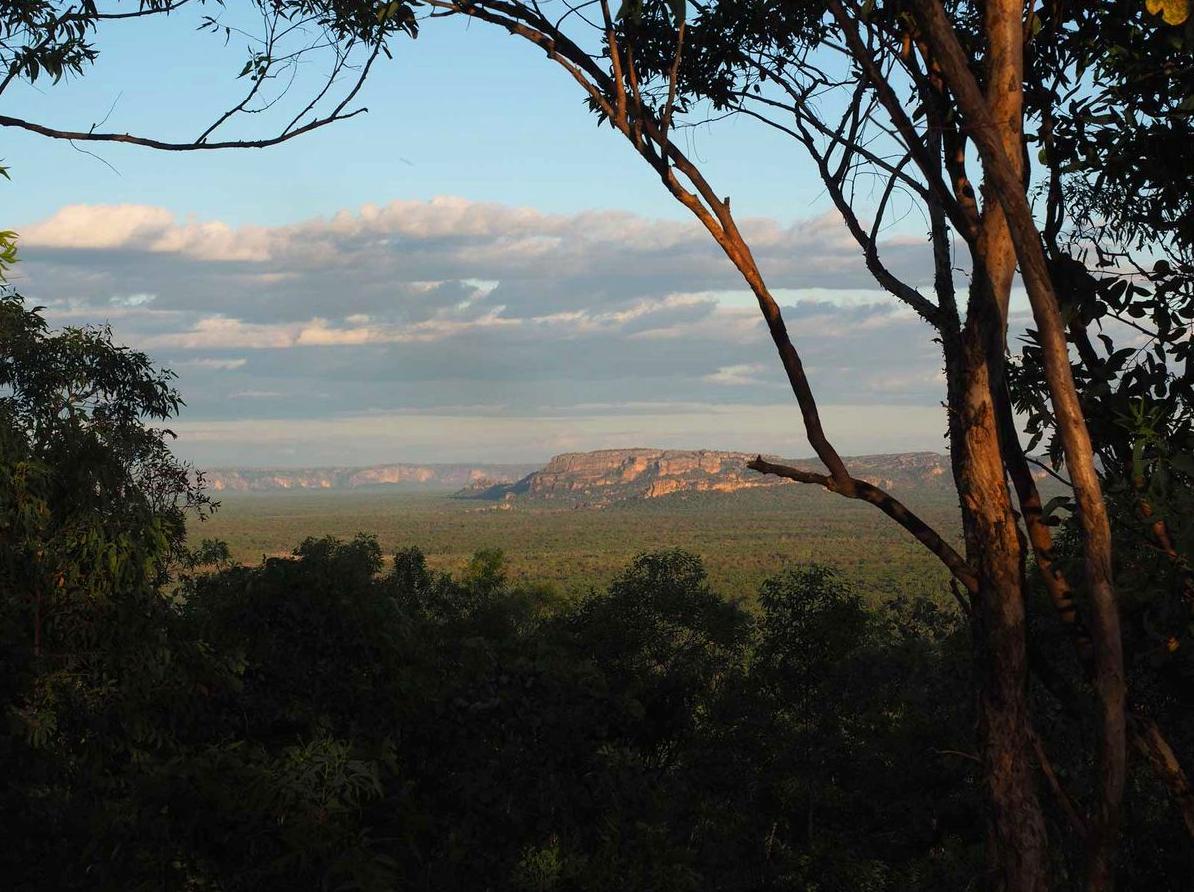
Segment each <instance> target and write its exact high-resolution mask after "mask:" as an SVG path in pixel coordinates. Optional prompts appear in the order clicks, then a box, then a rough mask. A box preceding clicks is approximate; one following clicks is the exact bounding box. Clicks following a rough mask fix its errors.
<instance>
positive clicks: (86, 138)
mask: <svg viewBox="0 0 1194 892" xmlns="http://www.w3.org/2000/svg"><path fill="white" fill-rule="evenodd" d="M368 111H369V109H367V108H364V107H362V108H358V109H354V110H353V111H350V112H334V113H332V114H330V115H328V116H327V117H324V118H316V119H315V120H314V121H311V122H309V123H307V124H304V125H303V126H302V127H299V128H297V129H295V130H290V131H288V132H286V133H280V134H278V135H277V136H270V137H266V138H265V139H231V140H225V141H223V142H167V141H165V140H161V139H153V138H151V137H146V136H134V135H133V134H131V133H95V132H93V131H85V130H59V129H57V128H55V127H47V126H45V125H44V124H36V123H34V122H32V121H26V120H23V119H22V118H13V117H10V116H8V115H0V127H15V128H17V129H19V130H28V131H29V132H30V133H36V134H38V135H39V136H47V137H49V138H50V139H65V140H70V141H72V142H119V143H127V144H129V145H134V146H144V147H145V148H149V149H159V150H161V151H164V152H197V151H201V150H205V149H264V148H268V147H269V146H276V145H278V144H279V143H284V142H287V141H288V140H291V139H294V138H295V137H296V136H302V135H303V134H304V133H310V132H311V131H312V130H318V129H319V128H320V127H326V126H327V125H328V124H334V123H335V122H336V121H347V120H348V119H349V118H355V117H356V116H357V115H361V114H365V113H366V112H368Z"/></svg>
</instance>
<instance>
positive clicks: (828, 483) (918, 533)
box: [746, 455, 978, 593]
mask: <svg viewBox="0 0 1194 892" xmlns="http://www.w3.org/2000/svg"><path fill="white" fill-rule="evenodd" d="M746 466H747V467H748V468H750V469H751V470H752V471H758V472H759V473H760V474H774V475H775V476H776V477H786V478H787V479H788V480H795V481H796V482H797V483H812V484H814V485H816V486H823V487H825V488H826V489H827V490H829V491H830V492H836V493H838V494H839V495H843V496H846V497H847V498H851V499H859V500H860V501H863V502H870V503H871V504H872V505H874V506H876V507H877V508H878V509H879V510H880V511H882V512H883V513H884V514H886V515H887V516H888V517H890V518H891V519H892V520H894V521H895V522H896V523H898V524H899V525H900V526H902V527H903V528H904V529H905V530H907V531H908V532H909V533H911V534H912V535H913V536H915V537H916V538H917V540H918V541H919V542H920V543H921V544H922V545H924V546H925V547H926V548H928V549H929V551H931V552H933V554H935V555H937V557H938V558H940V560H941V563H943V564H945V566H946V567H947V568H948V569H949V571H950V573H952V574H953V576H954V578H955V579H957V580H958V582H960V583H962V585H964V586H965V587H966V590H967V591H969V592H971V593H973V592H977V591H978V576H977V574H976V573H975V572H974V568H973V567H971V566H970V565H969V564H968V563H966V561H965V559H964V558H963V557H962V556H961V555H960V554H958V552H957V551H956V550H955V549H954V548H953V547H952V546H951V545H950V544H949V543H948V542H946V541H945V540H944V539H943V538H941V534H940V533H938V532H937V531H936V530H934V529H933V528H932V527H931V526H929V525H928V524H927V523H925V522H924V521H923V520H921V519H920V517H918V516H917V515H916V514H915V513H913V512H912V511H911V510H910V509H909V508H908V507H907V506H906V505H904V503H903V502H901V501H900V500H899V499H897V498H896V497H895V496H893V495H891V494H890V493H888V492H886V491H885V490H882V489H880V488H879V487H877V486H875V485H874V484H872V483H867V482H866V481H865V480H859V479H858V478H856V477H852V478H851V482H852V483H853V491H852V492H850V491H846V490H843V489H842V488H840V487H839V486H838V483H837V481H836V480H834V479H833V477H831V476H829V475H827V474H817V473H815V472H813V471H806V470H803V469H802V468H794V467H792V466H791V465H781V464H776V463H775V462H770V461H767V460H766V459H765V458H763V456H761V455H760V456H757V457H756V458H755V459H754V460H753V461H749V462H747V464H746Z"/></svg>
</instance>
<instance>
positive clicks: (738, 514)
mask: <svg viewBox="0 0 1194 892" xmlns="http://www.w3.org/2000/svg"><path fill="white" fill-rule="evenodd" d="M901 495H902V496H903V497H904V498H906V500H907V502H908V504H909V506H910V507H912V508H913V509H914V510H916V511H918V512H919V513H920V514H921V515H922V516H923V517H924V519H925V520H926V521H928V522H929V523H930V524H932V525H933V526H935V527H936V528H937V529H939V530H941V531H942V532H943V534H946V535H947V536H948V537H949V538H951V539H956V538H957V535H958V532H957V531H958V518H957V507H956V505H955V504H954V503H953V502H952V500H951V499H952V494H951V493H948V492H941V491H928V490H926V491H924V492H919V493H912V494H903V493H902V494H901ZM220 500H221V503H222V505H221V509H220V510H219V511H218V512H217V513H216V515H215V516H214V517H213V518H211V519H210V520H208V521H207V522H206V523H203V524H193V525H192V530H191V535H192V538H193V540H195V541H196V542H197V541H198V540H200V539H203V538H220V539H223V540H225V541H226V542H228V544H229V546H230V547H231V550H232V554H233V557H234V559H236V560H237V561H240V562H244V563H248V564H255V563H257V562H259V561H260V560H261V559H262V557H263V556H274V555H283V554H289V553H290V551H291V550H292V549H293V548H294V547H295V546H296V545H298V544H299V542H300V541H301V540H302V539H303V538H305V537H307V536H316V537H318V536H327V535H331V536H337V537H340V538H349V537H351V536H353V535H354V534H356V533H357V532H368V533H373V534H375V535H376V536H377V537H378V539H379V540H380V542H381V545H382V548H383V549H384V551H385V553H386V554H387V555H391V554H393V552H394V551H395V550H396V549H399V548H403V547H406V546H411V545H415V546H418V547H419V548H421V549H422V550H423V551H424V552H425V553H426V555H427V560H428V564H429V565H430V566H431V567H433V568H435V569H440V570H450V571H459V570H460V569H461V568H463V566H464V565H465V564H466V563H467V561H468V559H469V558H470V557H471V555H472V554H473V553H474V552H475V551H477V550H478V549H482V548H500V549H502V550H503V551H504V552H505V556H506V563H507V567H508V568H509V570H510V572H511V573H512V575H513V576H514V577H515V578H523V579H526V580H528V581H533V582H544V583H550V584H553V585H555V586H557V587H559V588H560V589H561V590H562V591H563V592H566V593H576V592H580V591H584V590H586V589H588V588H589V587H591V586H594V585H596V586H601V585H604V584H605V583H607V582H608V581H609V579H610V578H611V577H612V576H613V574H614V573H615V572H617V571H618V570H620V569H621V568H623V567H624V566H625V565H626V564H627V563H628V562H629V561H630V559H631V558H632V557H633V556H634V555H635V554H637V553H639V552H642V551H649V550H654V549H660V548H673V547H674V548H683V549H685V550H688V551H691V552H694V553H695V554H698V555H700V556H701V558H702V559H703V560H704V562H705V565H706V566H707V567H708V570H709V575H710V577H711V579H712V582H713V584H714V586H715V587H716V588H717V589H718V590H719V591H721V592H723V593H724V594H727V595H730V596H737V595H741V596H751V595H753V593H754V592H755V591H756V589H757V588H758V584H759V582H761V581H762V580H763V579H765V578H766V577H768V576H771V575H773V574H775V573H776V572H777V571H779V570H780V569H781V568H783V567H784V566H786V565H789V564H793V563H809V562H817V563H822V564H826V565H829V566H832V567H835V568H837V569H839V570H840V571H842V572H843V573H844V574H845V575H846V576H847V577H849V578H850V579H851V580H852V581H854V582H855V583H856V584H857V585H858V587H859V589H860V591H862V592H863V593H864V594H865V595H866V596H867V597H868V598H869V599H872V600H875V601H881V600H884V599H886V598H888V597H894V596H895V595H897V594H904V595H928V596H930V597H933V598H934V599H941V600H952V599H950V598H949V595H948V592H947V590H946V584H947V577H946V574H945V573H944V572H943V571H942V569H941V568H940V566H939V565H938V564H937V562H936V560H935V559H934V558H932V557H931V556H930V555H929V554H928V553H927V552H925V551H924V549H923V548H922V547H921V546H920V545H919V544H918V543H917V542H915V541H914V540H913V539H911V537H909V536H908V535H907V534H906V533H905V532H904V531H903V530H902V529H900V528H899V527H897V526H896V525H895V524H894V523H892V522H891V521H890V520H888V519H887V518H886V517H885V516H883V515H882V514H880V513H879V512H878V511H877V510H875V509H874V508H873V507H871V506H870V505H864V504H860V503H856V502H849V501H846V500H844V499H842V498H840V497H838V496H834V495H832V494H829V493H825V492H823V491H820V490H815V489H812V488H805V487H799V486H786V487H781V488H776V489H769V490H750V491H742V492H736V493H728V494H722V493H689V494H676V495H671V496H666V497H663V498H658V499H651V500H648V501H633V502H625V503H620V504H616V505H614V506H611V507H608V508H569V507H563V506H553V505H551V504H550V503H538V504H535V503H529V502H518V503H515V504H514V505H513V506H512V507H510V508H505V507H503V506H502V505H500V504H498V505H495V504H493V503H485V502H477V501H469V500H461V499H454V498H451V496H450V494H449V493H442V494H441V493H410V492H401V491H395V490H385V489H378V490H371V491H365V490H358V491H353V492H336V491H333V492H309V491H308V492H281V493H259V494H221V496H220Z"/></svg>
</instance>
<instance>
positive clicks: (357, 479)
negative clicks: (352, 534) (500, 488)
mask: <svg viewBox="0 0 1194 892" xmlns="http://www.w3.org/2000/svg"><path fill="white" fill-rule="evenodd" d="M534 469H535V466H534V465H481V464H478V465H410V464H395V465H376V466H374V467H369V468H261V469H247V468H215V469H213V470H210V471H207V472H206V474H205V478H206V480H207V485H208V487H209V488H210V489H212V490H214V491H215V492H268V491H271V490H282V489H360V488H363V487H395V488H406V489H416V490H418V489H421V490H433V489H445V490H456V489H460V488H461V487H475V486H480V487H481V488H486V487H491V486H496V485H499V484H503V483H513V482H514V481H517V480H520V479H522V478H523V477H524V476H526V474H527V473H529V472H530V471H533V470H534Z"/></svg>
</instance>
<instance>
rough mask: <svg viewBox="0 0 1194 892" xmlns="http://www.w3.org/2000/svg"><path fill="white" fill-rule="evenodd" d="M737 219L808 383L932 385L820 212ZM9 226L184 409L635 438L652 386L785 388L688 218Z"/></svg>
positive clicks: (37, 291)
mask: <svg viewBox="0 0 1194 892" xmlns="http://www.w3.org/2000/svg"><path fill="white" fill-rule="evenodd" d="M741 225H742V229H743V232H744V234H745V235H746V237H747V238H748V240H749V241H750V243H751V246H752V250H753V251H754V253H755V256H756V259H757V260H758V262H759V265H760V267H761V268H762V270H763V272H764V275H765V276H766V277H767V280H768V283H769V285H770V287H772V289H773V290H774V292H775V294H776V295H777V296H778V297H779V299H780V300H781V303H783V304H784V312H785V316H786V318H787V320H788V326H789V329H790V331H791V332H792V334H793V337H794V339H795V340H796V342H797V344H798V346H799V347H800V349H801V351H802V354H803V356H804V358H805V363H806V366H807V368H808V372H809V375H810V378H811V379H812V381H813V384H814V386H815V387H816V388H817V389H818V393H819V394H820V396H821V399H822V400H823V402H825V403H826V404H827V405H832V404H838V405H845V404H866V405H876V404H890V405H904V406H914V405H918V406H923V407H932V406H934V405H935V404H936V402H937V401H938V400H939V399H940V381H939V366H940V360H939V356H938V351H937V348H936V347H935V346H934V344H933V343H932V341H931V338H930V334H929V332H928V330H927V329H926V327H925V326H924V325H923V323H921V322H920V320H918V319H917V318H916V317H915V316H914V315H913V314H911V313H910V312H908V311H907V310H905V309H904V308H902V307H901V306H900V305H898V304H895V303H894V302H893V301H892V300H891V299H890V298H888V297H887V296H885V295H884V294H882V293H880V292H878V291H875V290H874V283H873V281H872V280H871V278H870V276H869V274H868V273H867V271H866V269H865V266H864V264H863V262H862V258H861V256H860V254H859V251H858V249H857V247H856V246H855V245H854V244H853V242H852V241H851V240H850V238H849V236H848V234H847V233H846V231H845V230H844V228H843V227H842V225H841V223H840V221H839V220H838V219H837V218H836V217H834V216H833V215H823V216H819V217H816V218H813V219H809V220H804V221H799V222H797V223H795V224H792V225H781V224H779V223H777V222H775V221H771V220H747V221H743V223H742V224H741ZM21 247H22V252H23V253H22V256H23V258H24V260H23V263H22V265H21V270H20V274H21V280H20V281H19V285H20V288H21V290H22V291H23V292H24V293H25V294H26V295H27V296H29V297H30V298H32V299H33V300H35V301H36V302H38V303H40V304H43V305H45V306H46V307H47V308H48V314H49V315H50V317H51V318H52V319H53V320H54V321H57V322H58V323H60V324H80V323H85V322H108V323H111V324H112V325H113V327H114V328H115V329H116V331H117V334H118V336H119V337H121V338H122V339H123V340H124V341H125V342H127V343H129V344H131V345H133V346H136V347H138V348H140V349H145V350H148V351H150V352H151V353H152V354H153V355H154V356H155V358H156V359H157V360H158V361H159V362H162V363H164V364H166V365H169V366H172V367H174V368H176V369H177V370H178V371H179V373H180V376H181V379H180V385H181V387H182V390H183V392H184V396H185V397H186V399H187V402H188V407H189V408H188V412H189V416H190V417H191V418H192V419H198V420H203V421H211V422H213V423H214V422H217V421H221V420H224V421H228V422H229V423H232V422H235V423H236V424H242V423H249V420H250V419H256V420H261V419H263V418H274V419H278V420H279V421H285V422H286V423H297V422H298V420H299V419H307V420H309V421H311V422H312V423H313V422H314V421H315V420H319V419H333V418H339V417H343V416H346V415H350V416H351V417H353V418H359V417H364V416H366V415H368V414H369V413H382V414H386V413H389V414H390V415H392V414H393V413H395V412H398V411H399V410H401V411H403V412H422V413H425V412H434V411H439V410H440V407H443V406H447V405H474V406H489V407H494V409H493V411H492V412H491V413H490V414H496V415H500V416H503V417H510V418H515V417H529V416H531V415H534V416H535V417H540V416H541V415H543V413H548V414H552V415H553V417H554V416H567V417H572V416H574V415H575V411H576V410H575V407H576V406H580V405H585V406H590V407H607V408H592V409H589V410H586V412H588V413H589V414H592V415H593V416H594V417H599V416H604V415H608V416H611V417H613V416H617V417H619V418H630V417H635V418H639V419H640V422H639V426H638V427H637V428H633V430H637V431H639V433H640V434H641V436H638V437H637V442H639V443H646V442H650V441H651V440H652V437H651V436H649V432H650V424H651V421H650V420H649V419H650V418H651V417H653V416H654V417H656V418H658V417H662V416H663V415H667V414H668V413H666V412H664V411H663V409H664V408H665V407H666V406H669V405H690V404H691V405H697V404H699V405H702V406H704V405H713V404H717V405H735V404H736V405H744V404H751V403H753V404H757V405H761V404H764V403H768V404H770V403H774V402H776V401H782V400H784V399H786V398H787V384H786V381H785V379H784V376H783V373H782V370H781V369H780V368H779V365H778V362H777V360H776V359H775V358H774V348H773V346H772V345H771V343H770V340H769V338H768V335H767V332H766V329H765V327H764V326H763V325H762V323H761V320H760V317H759V313H758V310H757V307H755V305H754V300H753V298H752V297H751V295H750V293H749V291H746V290H745V288H744V287H743V284H742V282H741V280H740V278H739V277H738V274H737V272H736V271H735V270H734V268H733V267H732V265H731V264H730V263H729V262H728V261H727V260H726V259H725V257H724V256H722V254H721V253H720V251H719V250H718V249H717V247H716V245H715V244H714V243H713V242H712V240H711V239H710V238H709V236H708V234H707V233H706V232H705V231H704V230H703V229H701V228H700V227H699V226H697V225H695V224H693V223H687V222H683V221H672V220H652V219H647V218H643V217H638V216H634V215H631V214H626V213H619V212H612V211H585V212H582V213H577V214H570V215H563V214H545V213H541V212H539V211H536V210H533V209H529V208H517V207H508V206H504V205H497V204H487V203H479V202H471V201H467V200H464V199H459V198H439V199H434V200H431V201H395V202H391V203H389V204H386V205H380V206H373V205H368V206H365V207H362V208H359V209H356V210H354V211H342V212H340V213H337V214H335V215H334V216H332V217H330V218H321V219H314V220H307V221H302V222H299V223H294V224H291V225H285V226H274V227H264V226H242V227H233V226H229V225H227V224H225V223H223V222H221V221H213V220H188V219H179V218H178V217H176V216H175V215H173V214H172V213H170V212H169V211H166V210H164V209H162V208H155V207H145V206H137V205H123V206H102V207H101V206H82V205H74V206H70V207H65V208H63V209H61V210H60V211H58V212H57V213H56V214H54V215H52V216H51V217H49V218H47V219H45V220H42V221H39V222H36V223H33V224H31V225H29V226H25V227H23V228H22V229H21ZM883 256H884V260H885V262H886V263H887V265H888V267H889V268H891V269H892V270H893V271H894V272H895V273H896V274H897V275H899V276H901V277H902V278H903V279H904V280H905V281H908V282H910V283H912V284H913V285H921V284H924V283H925V281H926V280H927V279H928V278H929V277H930V276H931V262H930V260H931V259H930V258H929V257H928V256H927V254H926V251H925V246H924V245H922V244H921V243H919V242H917V241H916V240H915V239H906V238H904V239H894V240H892V241H890V242H888V243H886V244H884V245H883ZM632 405H649V406H653V407H655V408H654V409H652V410H651V412H643V413H640V412H632V411H629V410H627V409H626V407H627V406H632ZM933 411H935V410H933ZM644 418H645V419H648V420H646V421H643V420H641V419H644ZM329 423H331V422H330V421H329ZM712 423H715V422H711V424H712ZM785 423H787V422H785ZM449 434H450V431H449V430H448V429H445V436H448V435H449ZM893 435H894V434H893ZM610 436H611V437H612V436H613V432H612V430H611V432H610ZM925 436H926V437H928V436H930V434H928V433H926V434H925ZM931 437H932V438H933V439H934V441H935V439H936V432H935V431H934V432H932V434H931ZM596 445H601V444H600V443H597V444H596ZM692 445H702V444H701V443H700V442H695V443H693V444H692ZM312 448H314V447H312ZM299 460H301V456H299Z"/></svg>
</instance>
